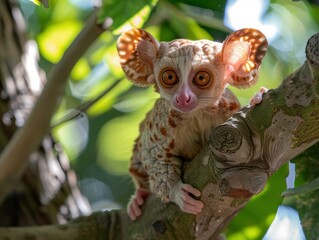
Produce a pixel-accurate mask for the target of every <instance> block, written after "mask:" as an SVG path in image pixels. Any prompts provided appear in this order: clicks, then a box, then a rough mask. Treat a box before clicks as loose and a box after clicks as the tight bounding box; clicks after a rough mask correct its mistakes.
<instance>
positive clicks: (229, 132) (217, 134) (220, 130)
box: [211, 125, 242, 154]
mask: <svg viewBox="0 0 319 240" xmlns="http://www.w3.org/2000/svg"><path fill="white" fill-rule="evenodd" d="M212 136H214V137H212V138H211V146H212V147H213V148H214V149H215V150H217V151H219V152H221V153H227V154H232V153H235V152H237V150H238V149H239V148H240V146H241V143H242V135H241V133H240V132H239V130H238V129H237V128H234V127H232V126H229V125H221V126H218V127H216V128H215V129H214V130H213V132H212Z"/></svg>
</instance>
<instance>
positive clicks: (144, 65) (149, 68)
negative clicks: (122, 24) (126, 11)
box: [116, 28, 159, 87]
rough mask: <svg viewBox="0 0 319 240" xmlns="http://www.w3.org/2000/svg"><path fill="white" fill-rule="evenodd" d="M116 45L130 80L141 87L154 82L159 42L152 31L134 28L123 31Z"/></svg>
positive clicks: (123, 67)
mask: <svg viewBox="0 0 319 240" xmlns="http://www.w3.org/2000/svg"><path fill="white" fill-rule="evenodd" d="M116 46H117V51H118V54H119V57H120V63H121V66H122V69H123V71H124V73H125V75H126V77H127V78H128V79H129V80H131V81H132V82H133V83H134V84H135V85H138V86H141V87H146V86H148V85H150V84H152V83H154V81H155V78H154V72H153V60H154V59H155V58H156V55H157V52H158V47H159V43H158V42H157V41H156V40H155V38H154V37H153V36H152V35H151V34H150V33H148V32H146V31H144V30H142V29H138V28H133V29H131V30H129V31H126V32H124V33H122V35H121V36H120V37H119V39H118V41H117V45H116Z"/></svg>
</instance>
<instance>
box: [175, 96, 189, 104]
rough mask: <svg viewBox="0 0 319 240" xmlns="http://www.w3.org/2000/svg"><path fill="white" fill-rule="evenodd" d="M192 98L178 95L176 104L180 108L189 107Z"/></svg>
mask: <svg viewBox="0 0 319 240" xmlns="http://www.w3.org/2000/svg"><path fill="white" fill-rule="evenodd" d="M191 100H192V97H191V96H190V95H184V94H182V95H177V96H176V104H177V105H178V106H187V105H189V104H191V102H192V101H191Z"/></svg>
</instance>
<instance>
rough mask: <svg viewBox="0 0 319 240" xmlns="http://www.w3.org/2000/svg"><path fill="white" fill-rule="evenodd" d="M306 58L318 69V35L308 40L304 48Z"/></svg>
mask: <svg viewBox="0 0 319 240" xmlns="http://www.w3.org/2000/svg"><path fill="white" fill-rule="evenodd" d="M306 57H307V59H308V60H309V62H310V63H311V64H312V65H313V66H314V67H317V68H319V33H316V34H315V35H313V36H312V37H311V38H309V40H308V42H307V46H306Z"/></svg>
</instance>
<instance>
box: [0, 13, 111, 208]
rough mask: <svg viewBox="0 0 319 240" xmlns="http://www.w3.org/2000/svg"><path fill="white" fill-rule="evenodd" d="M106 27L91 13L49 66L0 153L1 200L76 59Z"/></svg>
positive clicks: (17, 175) (37, 138)
mask: <svg viewBox="0 0 319 240" xmlns="http://www.w3.org/2000/svg"><path fill="white" fill-rule="evenodd" d="M108 26H109V22H106V23H105V24H104V25H103V26H102V25H98V24H97V23H96V15H95V14H94V15H93V16H92V17H91V19H90V20H89V21H87V24H86V26H85V27H84V28H83V30H82V31H81V32H80V33H79V35H78V36H77V38H76V39H75V40H74V41H73V43H72V44H71V46H70V47H69V48H68V49H67V50H66V52H65V54H64V56H63V57H62V59H61V61H60V62H59V64H57V65H56V66H55V67H53V68H52V71H51V72H50V74H49V76H48V82H47V84H46V86H45V87H44V90H43V92H42V94H41V96H40V97H39V99H38V101H37V102H36V104H35V106H34V108H33V110H32V112H31V113H30V116H29V118H28V120H27V122H26V124H25V125H24V126H23V127H22V128H21V129H19V130H18V131H17V132H16V133H15V134H14V136H13V138H12V139H11V140H10V142H9V144H8V145H7V146H6V148H5V149H4V151H3V152H2V153H1V156H0V188H1V191H0V202H1V201H2V199H3V198H4V197H5V196H6V194H7V193H8V192H9V191H10V190H11V189H12V188H13V187H14V186H15V185H16V183H17V182H18V181H19V179H20V177H21V175H22V173H23V172H24V169H25V167H26V165H27V161H28V158H29V156H30V154H31V153H32V151H34V150H35V149H36V148H37V147H38V146H39V144H40V142H41V140H42V139H43V137H44V136H45V134H47V133H48V131H49V129H50V128H49V124H50V120H51V117H52V115H53V113H54V111H55V110H56V106H57V104H58V102H59V99H60V97H61V96H62V94H63V91H64V85H65V83H66V81H67V79H68V76H69V74H70V72H71V70H72V69H73V67H74V65H75V64H76V62H77V61H78V59H79V58H80V57H81V56H82V55H83V53H84V52H85V51H86V49H87V48H88V47H89V46H90V45H91V44H92V43H93V42H94V41H95V40H96V39H97V38H98V37H99V36H100V34H101V33H102V32H103V31H104V30H105V29H106V28H107V27H108Z"/></svg>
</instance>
